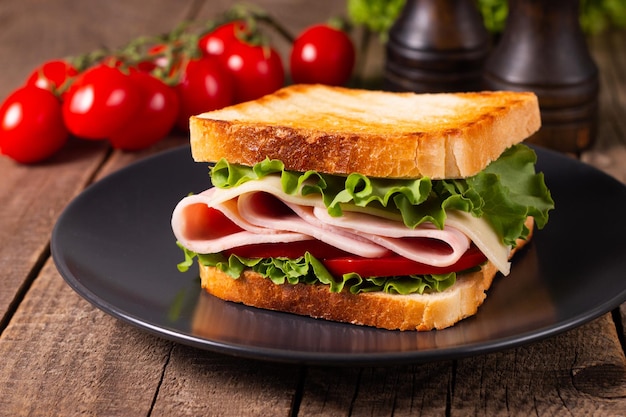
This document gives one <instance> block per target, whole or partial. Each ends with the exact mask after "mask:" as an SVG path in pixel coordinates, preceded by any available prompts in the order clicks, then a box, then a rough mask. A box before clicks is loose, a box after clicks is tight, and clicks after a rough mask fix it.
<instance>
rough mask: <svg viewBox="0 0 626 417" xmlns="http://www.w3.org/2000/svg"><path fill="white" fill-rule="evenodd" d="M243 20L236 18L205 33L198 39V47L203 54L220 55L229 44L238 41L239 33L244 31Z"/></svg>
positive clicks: (217, 56)
mask: <svg viewBox="0 0 626 417" xmlns="http://www.w3.org/2000/svg"><path fill="white" fill-rule="evenodd" d="M246 31H247V25H246V23H245V22H243V21H240V20H236V21H234V22H229V23H225V24H223V25H221V26H218V27H217V28H216V29H215V30H213V31H211V32H209V33H207V34H205V35H204V36H202V37H201V38H200V40H199V41H198V48H199V49H200V51H201V52H202V54H203V55H204V56H213V57H216V58H220V57H222V56H223V55H224V54H225V53H226V51H227V50H228V48H229V47H230V45H232V44H233V43H235V42H239V38H238V37H237V36H238V34H239V33H245V32H246Z"/></svg>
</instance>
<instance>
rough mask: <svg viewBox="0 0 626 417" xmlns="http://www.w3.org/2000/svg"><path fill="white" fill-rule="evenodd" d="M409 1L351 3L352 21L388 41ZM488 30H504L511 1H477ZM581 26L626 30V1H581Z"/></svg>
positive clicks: (352, 0) (593, 31)
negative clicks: (393, 27)
mask: <svg viewBox="0 0 626 417" xmlns="http://www.w3.org/2000/svg"><path fill="white" fill-rule="evenodd" d="M404 3H405V0H390V1H387V0H347V4H346V6H347V11H348V17H349V18H350V21H351V22H352V23H353V24H355V25H360V26H363V27H364V28H365V29H366V30H367V31H370V32H372V33H376V34H378V35H379V37H380V39H381V40H383V41H386V39H387V33H388V32H389V29H390V28H391V26H392V25H393V23H394V22H395V20H396V18H397V17H398V15H399V14H400V12H401V11H402V8H403V7H404ZM476 3H477V6H478V9H479V11H480V13H481V14H482V17H483V21H484V22H485V27H486V28H487V30H489V31H490V32H491V33H494V34H498V33H501V32H502V31H503V30H504V25H505V21H506V17H507V15H508V0H477V2H476ZM580 25H581V27H582V29H583V31H584V32H585V33H587V34H589V35H594V34H598V33H601V32H604V31H606V30H609V29H611V28H626V1H624V0H580Z"/></svg>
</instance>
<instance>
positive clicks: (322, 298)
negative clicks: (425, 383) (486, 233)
mask: <svg viewBox="0 0 626 417" xmlns="http://www.w3.org/2000/svg"><path fill="white" fill-rule="evenodd" d="M526 225H527V227H528V228H529V230H530V231H531V235H529V236H528V239H527V240H519V241H518V245H517V246H516V248H515V249H513V251H512V252H511V256H513V254H514V253H515V252H516V251H518V250H519V249H521V248H522V247H523V246H524V245H526V244H527V243H528V242H529V241H530V239H531V237H532V231H533V225H534V222H533V219H532V217H529V218H528V220H527V222H526ZM497 272H498V271H497V269H496V267H495V266H494V265H493V264H492V263H491V262H487V263H486V264H484V265H483V267H482V268H481V269H480V270H479V271H477V272H473V273H467V274H463V275H458V276H457V282H456V284H455V285H454V286H452V287H451V288H448V289H447V290H445V291H443V292H441V293H432V294H422V295H420V294H412V295H392V294H385V293H363V294H356V295H355V294H351V293H349V292H347V291H342V292H339V293H332V292H330V290H329V287H328V286H327V285H309V284H296V285H292V284H283V285H275V284H274V283H273V282H272V281H271V280H269V279H266V278H263V277H262V276H260V275H259V274H257V273H255V272H253V271H251V270H246V271H244V272H243V274H242V275H241V276H240V277H239V278H238V279H233V278H232V277H230V276H229V275H227V274H225V273H224V272H222V271H221V270H219V269H217V268H214V267H207V266H203V265H200V278H201V282H202V287H203V288H204V289H205V290H206V291H207V292H208V293H210V294H212V295H214V296H216V297H218V298H221V299H223V300H227V301H233V302H237V303H243V304H246V305H249V306H254V307H259V308H264V309H268V310H276V311H283V312H289V313H294V314H299V315H304V316H310V317H314V318H322V319H326V320H332V321H339V322H346V323H352V324H358V325H366V326H373V327H378V328H383V329H389V330H418V331H428V330H433V329H444V328H446V327H450V326H452V325H454V324H455V323H457V322H458V321H460V320H462V319H464V318H466V317H469V316H472V315H474V314H476V312H477V311H478V307H480V305H482V303H483V301H484V300H485V298H486V291H487V290H488V289H489V287H490V286H491V283H492V282H493V279H494V277H495V275H496V274H497Z"/></svg>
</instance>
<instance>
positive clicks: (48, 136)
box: [0, 20, 355, 164]
mask: <svg viewBox="0 0 626 417" xmlns="http://www.w3.org/2000/svg"><path fill="white" fill-rule="evenodd" d="M253 26H254V27H253ZM255 37H257V38H258V28H257V27H256V25H251V24H250V22H249V21H247V20H233V21H228V22H225V23H222V24H220V25H218V26H217V27H215V28H213V29H211V30H209V31H207V32H205V33H201V34H199V35H195V36H191V37H190V36H169V37H168V38H167V40H165V41H164V40H160V41H159V42H154V41H151V42H144V43H141V44H140V45H141V47H138V46H137V45H138V43H130V44H129V45H132V47H127V48H126V49H125V50H124V51H122V52H119V51H118V53H115V54H100V55H99V56H98V57H97V58H91V59H85V57H82V58H83V59H82V62H83V63H82V64H74V63H73V61H71V60H52V61H48V62H45V63H44V64H42V65H41V66H40V67H39V68H37V69H35V70H34V71H33V72H32V74H31V75H30V76H29V77H27V79H26V82H25V84H24V85H23V86H21V87H20V88H18V89H17V90H15V91H14V92H13V93H12V94H10V95H9V96H8V97H7V98H6V99H5V101H4V103H3V104H2V106H1V107H0V153H1V154H4V155H6V156H8V157H10V158H12V159H14V160H15V161H17V162H20V163H24V164H28V163H36V162H40V161H43V160H45V159H47V158H49V157H50V156H52V155H53V154H55V153H56V152H58V151H59V150H60V149H61V148H62V147H63V146H64V145H65V143H66V142H67V140H68V138H69V137H70V136H74V137H77V138H80V139H84V140H108V141H109V142H110V143H111V145H112V146H113V147H114V148H116V149H122V150H128V151H134V150H140V149H144V148H147V147H149V146H152V145H153V144H155V143H156V142H158V141H160V140H161V139H163V138H164V137H165V136H167V135H168V134H169V133H170V132H171V131H172V129H181V130H182V131H185V130H187V129H188V123H189V117H190V116H191V115H194V114H199V113H202V112H206V111H210V110H215V109H219V108H222V107H225V106H228V105H231V104H236V103H239V102H243V101H248V100H253V99H256V98H258V97H261V96H263V95H265V94H268V93H271V92H273V91H275V90H277V89H279V88H281V87H282V86H283V85H285V84H286V83H287V82H294V83H323V84H330V85H343V84H345V83H347V81H348V80H349V78H350V76H351V74H352V70H353V67H354V62H355V49H354V46H353V43H352V41H351V39H350V37H349V36H348V35H347V33H346V32H344V31H342V30H340V29H336V28H334V27H332V26H330V25H328V24H316V25H314V26H312V27H309V28H307V29H305V30H304V31H303V32H301V33H300V34H299V35H298V36H297V37H296V38H295V39H294V38H290V39H288V40H289V41H290V42H292V46H291V49H290V56H289V72H287V70H286V66H285V65H284V64H283V60H282V58H281V56H280V55H279V54H278V52H277V51H276V50H275V49H274V48H273V47H272V45H270V44H267V43H266V42H265V43H263V42H258V41H255V40H254V38H255ZM129 51H130V52H129ZM95 55H97V54H95ZM85 62H86V63H85ZM287 75H289V76H290V77H291V79H290V80H288V79H287Z"/></svg>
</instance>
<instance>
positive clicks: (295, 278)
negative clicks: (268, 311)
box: [178, 245, 456, 295]
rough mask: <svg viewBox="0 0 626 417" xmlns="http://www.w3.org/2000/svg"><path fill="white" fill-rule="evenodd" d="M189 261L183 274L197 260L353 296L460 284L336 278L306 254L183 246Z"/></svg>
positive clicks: (437, 279) (431, 278) (427, 278)
mask: <svg viewBox="0 0 626 417" xmlns="http://www.w3.org/2000/svg"><path fill="white" fill-rule="evenodd" d="M179 247H180V248H181V249H182V250H183V252H184V253H185V261H183V262H181V263H179V264H178V269H179V270H180V271H181V272H185V271H187V270H188V269H189V268H190V267H191V266H192V265H193V261H194V259H195V258H198V262H199V263H201V264H202V265H204V266H211V267H215V268H217V269H219V270H221V271H222V272H224V273H226V274H227V275H229V276H231V277H233V278H235V279H236V278H239V276H240V275H241V273H242V272H243V271H244V270H245V269H251V270H252V271H254V272H256V273H258V274H259V275H261V276H262V277H263V278H267V279H270V280H272V282H273V283H274V284H277V285H283V284H285V283H289V284H292V285H295V284H325V285H328V286H329V287H330V291H331V292H341V291H343V290H344V289H345V290H346V291H349V292H350V293H352V294H359V293H365V292H375V291H384V292H386V293H390V294H403V295H407V294H415V293H416V294H423V293H425V292H440V291H444V290H445V289H447V288H449V287H451V286H452V285H454V283H455V282H456V273H454V272H451V273H448V274H432V275H408V276H402V277H393V276H391V277H366V278H363V277H361V276H360V275H359V274H356V273H350V274H344V275H343V276H342V277H339V279H335V278H334V277H333V276H332V274H331V273H330V272H329V271H328V270H327V269H326V267H325V266H324V264H323V263H322V262H321V261H320V260H318V259H317V258H315V257H314V256H313V255H311V254H310V253H309V252H306V253H305V254H304V256H301V257H299V258H297V259H288V258H264V259H262V258H253V259H251V258H244V257H241V256H237V255H229V256H228V257H226V256H225V255H223V254H208V255H205V254H198V253H196V252H193V251H190V250H188V249H186V248H184V247H182V246H180V245H179Z"/></svg>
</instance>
